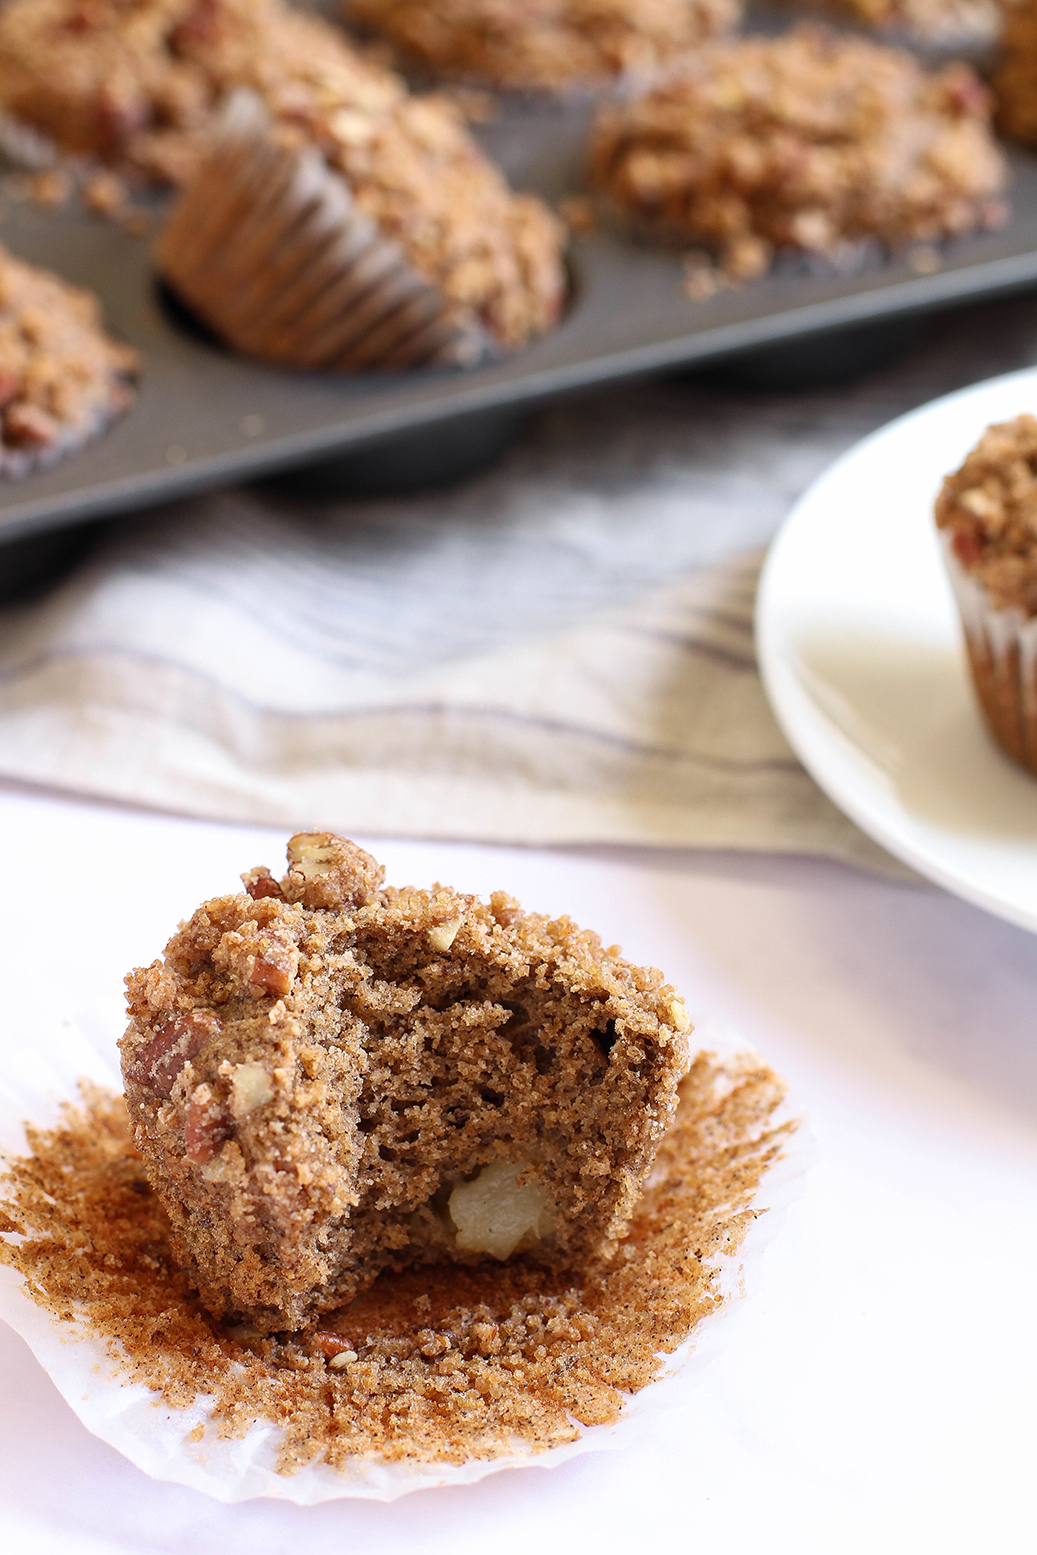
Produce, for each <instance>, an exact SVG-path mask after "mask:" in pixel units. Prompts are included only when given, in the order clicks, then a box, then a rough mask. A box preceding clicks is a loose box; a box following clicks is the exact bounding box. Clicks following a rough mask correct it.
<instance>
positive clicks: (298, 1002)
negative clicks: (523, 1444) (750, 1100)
mask: <svg viewBox="0 0 1037 1555" xmlns="http://www.w3.org/2000/svg"><path fill="white" fill-rule="evenodd" d="M288 864H289V867H288V872H287V874H286V875H285V876H284V878H283V879H281V880H280V881H277V880H275V879H274V878H273V877H272V875H271V874H270V873H269V871H268V870H266V869H265V868H259V869H256V870H253V871H252V872H251V873H250V874H248V875H246V876H244V877H243V879H244V881H245V886H246V891H245V892H243V893H242V894H240V895H237V896H226V897H220V898H217V899H216V900H214V901H210V902H206V903H205V904H204V905H203V906H202V907H200V908H199V909H198V911H197V912H196V913H195V914H194V915H193V917H192V918H190V919H189V920H188V922H186V923H185V924H183V925H181V927H180V929H179V930H178V931H177V933H176V934H175V935H174V936H173V938H172V939H171V940H170V942H169V944H168V945H167V947H166V952H165V956H164V959H163V960H162V961H156V962H155V963H154V964H153V965H152V966H150V967H145V968H141V969H139V970H138V971H136V972H134V973H132V974H131V976H130V977H129V978H128V979H127V986H128V989H129V1008H130V1024H129V1029H128V1030H127V1032H126V1035H125V1037H124V1038H123V1039H122V1064H123V1076H124V1079H125V1083H126V1099H127V1105H128V1107H129V1111H130V1116H131V1118H132V1119H133V1123H134V1126H135V1138H136V1141H137V1144H138V1146H139V1148H140V1150H141V1152H142V1154H143V1156H144V1159H145V1163H146V1165H147V1169H148V1174H149V1177H150V1180H151V1182H152V1184H153V1186H154V1188H155V1191H156V1193H157V1194H158V1195H159V1197H160V1198H161V1200H162V1202H163V1204H164V1205H165V1208H166V1210H167V1212H168V1214H169V1217H170V1221H171V1225H172V1234H173V1238H174V1244H175V1248H176V1251H177V1255H178V1257H179V1258H180V1260H181V1262H182V1264H183V1265H184V1267H185V1268H186V1269H187V1270H188V1271H189V1273H190V1275H191V1277H192V1279H193V1281H194V1282H195V1283H196V1285H197V1288H198V1289H199V1291H200V1293H201V1296H202V1299H203V1301H204V1303H205V1305H206V1306H207V1307H208V1308H209V1310H210V1311H212V1312H213V1313H215V1314H216V1315H217V1316H220V1315H222V1314H225V1313H231V1314H235V1315H240V1316H241V1317H243V1318H245V1319H247V1320H248V1321H249V1322H250V1323H252V1324H253V1325H254V1326H255V1327H256V1328H257V1329H260V1330H263V1331H279V1330H297V1329H299V1328H302V1327H303V1326H305V1324H306V1323H308V1322H309V1321H311V1320H312V1319H313V1318H314V1317H315V1316H316V1315H318V1314H320V1313H322V1312H328V1311H331V1310H333V1309H334V1308H336V1307H341V1306H342V1305H344V1304H345V1303H347V1302H348V1301H350V1300H351V1299H352V1297H353V1296H354V1295H355V1294H356V1293H357V1292H359V1291H362V1290H363V1289H365V1288H366V1287H367V1286H368V1285H370V1284H371V1282H372V1281H373V1280H374V1279H375V1278H376V1277H377V1275H378V1274H379V1273H380V1272H381V1271H383V1270H386V1269H394V1270H401V1269H404V1268H407V1267H408V1266H411V1265H414V1264H421V1263H425V1264H428V1263H441V1262H443V1261H452V1262H461V1263H472V1264H474V1263H478V1262H480V1261H482V1260H485V1259H487V1258H490V1259H497V1260H506V1259H509V1258H511V1257H512V1255H513V1254H523V1255H525V1257H526V1258H527V1259H530V1258H531V1259H533V1260H535V1261H539V1262H540V1263H542V1264H544V1265H546V1266H547V1267H549V1268H562V1269H564V1268H568V1267H571V1266H573V1265H574V1264H578V1263H579V1262H580V1261H581V1260H584V1259H587V1258H589V1257H591V1256H592V1255H602V1254H605V1255H607V1254H608V1253H609V1252H610V1251H611V1250H612V1249H614V1247H615V1246H616V1244H617V1241H618V1239H619V1238H620V1237H621V1236H622V1234H623V1231H624V1228H625V1226H626V1223H627V1221H628V1219H629V1217H630V1214H631V1212H632V1210H633V1208H634V1206H635V1203H636V1202H637V1198H638V1194H639V1192H640V1190H641V1187H642V1184H643V1183H644V1180H645V1178H646V1176H647V1174H648V1171H649V1169H650V1167H651V1164H652V1161H653V1159H654V1156H655V1152H656V1148H657V1146H658V1144H659V1141H660V1140H661V1138H662V1135H663V1133H664V1132H665V1130H666V1128H667V1126H668V1124H669V1123H670V1120H671V1118H672V1117H673V1114H674V1109H675V1106H676V1095H677V1085H678V1082H679V1080H680V1078H681V1075H682V1074H683V1072H684V1070H685V1068H686V1066H687V1043H686V1040H685V1033H686V1032H687V1030H688V1029H689V1027H690V1022H689V1020H688V1017H687V1015H686V1013H685V1010H684V1005H683V1004H682V1002H681V1000H680V999H679V997H678V996H677V994H676V993H675V991H674V989H673V988H671V987H669V986H667V985H665V984H664V983H663V979H662V976H661V974H660V973H658V972H655V971H653V970H651V969H645V968H640V967H634V966H631V965H629V964H628V963H627V962H625V961H623V960H622V959H621V957H620V955H619V951H618V948H617V947H612V948H611V949H609V950H606V949H604V948H603V947H602V945H601V943H600V941H599V939H598V938H597V936H596V935H594V934H588V933H586V932H584V931H582V930H580V929H578V928H577V927H576V926H575V925H574V924H573V923H572V922H571V921H570V920H569V919H566V918H562V919H558V920H550V919H547V918H544V917H540V916H538V915H536V914H532V913H530V914H527V913H524V912H523V911H522V909H521V908H520V907H519V905H518V903H517V902H515V901H514V900H512V899H511V898H510V897H507V896H505V895H504V894H503V893H497V894H495V895H494V896H492V897H491V899H490V901H489V903H483V902H480V901H479V900H478V899H477V898H476V897H474V896H469V895H465V894H463V893H460V892H457V891H453V890H450V889H448V888H447V887H444V886H436V887H434V888H433V889H432V890H430V891H425V890H417V889H413V888H408V889H402V890H400V889H393V888H390V887H386V886H384V885H383V876H384V871H383V870H382V868H381V867H380V866H379V865H378V864H377V863H376V862H375V860H374V859H372V858H371V857H370V856H369V855H368V854H366V853H364V852H363V851H362V850H361V849H360V848H358V847H356V846H355V844H353V843H350V842H347V841H345V840H344V839H342V838H340V837H335V836H333V835H331V834H329V833H325V832H317V833H302V834H300V835H298V836H296V837H293V838H292V840H291V842H290V843H289V846H288Z"/></svg>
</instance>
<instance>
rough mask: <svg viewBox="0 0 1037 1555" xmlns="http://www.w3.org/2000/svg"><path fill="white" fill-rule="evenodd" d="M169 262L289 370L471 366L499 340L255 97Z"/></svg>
mask: <svg viewBox="0 0 1037 1555" xmlns="http://www.w3.org/2000/svg"><path fill="white" fill-rule="evenodd" d="M156 261H157V264H158V269H159V272H160V273H161V275H162V277H163V279H164V280H165V281H166V282H167V284H168V285H169V286H170V287H171V289H172V290H173V291H174V292H175V293H176V295H177V296H178V297H179V298H180V300H181V301H182V302H184V303H185V304H186V305H187V307H188V308H189V309H190V310H191V311H192V312H193V313H194V314H195V315H196V316H197V317H198V318H199V319H200V320H201V321H202V322H203V323H205V324H207V325H208V326H209V327H210V328H211V329H212V330H213V331H214V332H215V333H216V334H217V335H218V336H219V337H220V338H221V339H222V340H224V341H225V342H226V343H227V344H228V345H230V346H231V347H233V348H234V350H236V351H240V352H242V353H243V354H245V355H247V356H251V357H256V358H258V359H260V360H262V361H266V362H271V363H275V364H277V365H279V366H283V367H294V368H302V369H331V370H339V371H350V372H352V371H359V370H361V369H364V368H380V369H396V368H405V367H414V366H418V365H423V366H433V365H454V366H472V365H474V364H475V363H477V362H479V361H480V360H482V359H483V358H484V357H486V356H488V355H490V354H492V343H491V340H490V337H489V334H488V332H487V331H486V330H485V329H484V328H483V327H482V325H481V324H480V323H479V322H478V321H477V320H475V319H474V318H473V317H472V316H471V315H470V314H467V313H466V312H465V311H464V310H459V309H458V308H457V307H455V306H454V305H452V304H450V303H449V302H448V301H447V300H446V299H445V298H444V296H443V294H442V293H441V292H440V290H439V289H438V287H436V286H435V285H433V284H432V283H431V282H430V281H428V280H427V279H426V278H425V277H424V276H422V275H420V274H419V273H418V271H417V270H416V269H415V268H414V266H413V265H412V264H410V262H409V261H408V259H407V258H406V255H405V254H404V252H403V249H402V248H401V246H400V245H399V244H398V243H396V242H395V241H393V240H391V239H388V238H386V237H384V236H383V235H382V233H381V231H380V229H379V227H378V224H377V222H376V221H374V220H373V219H372V218H371V217H370V216H368V215H366V214H365V213H364V212H363V211H361V210H359V209H358V207H357V205H356V202H355V200H354V198H353V195H352V192H351V190H350V188H349V185H348V183H347V181H346V180H345V178H343V177H342V176H341V175H340V174H338V173H336V172H334V171H333V170H332V169H331V168H330V167H329V166H328V164H327V163H326V162H325V160H324V158H323V156H322V155H321V154H320V152H319V151H318V150H317V149H316V147H304V148H301V149H296V148H291V147H287V146H284V145H281V144H279V143H278V141H277V139H276V138H275V137H274V135H273V134H272V132H271V126H270V120H269V116H268V114H267V112H266V109H265V108H264V106H263V104H262V102H261V101H260V99H259V98H258V97H257V96H256V95H255V94H254V93H252V92H248V91H239V92H236V93H234V95H233V96H232V97H231V99H230V100H229V102H228V104H227V106H226V108H225V110H224V111H223V113H222V115H221V117H220V120H219V123H218V126H217V129H216V131H215V134H214V139H213V143H212V147H211V150H210V152H209V155H208V156H207V157H206V159H205V160H204V162H203V163H202V165H201V166H200V168H199V170H198V172H197V173H196V175H195V176H194V178H193V179H192V180H191V182H190V183H189V185H188V186H187V188H186V189H185V190H184V191H183V193H182V195H181V196H180V198H179V200H178V201H177V203H176V205H175V206H174V208H173V210H172V212H171V214H170V217H169V220H168V222H167V223H166V226H165V228H164V229H163V232H162V235H161V237H160V239H159V242H158V246H157V249H156Z"/></svg>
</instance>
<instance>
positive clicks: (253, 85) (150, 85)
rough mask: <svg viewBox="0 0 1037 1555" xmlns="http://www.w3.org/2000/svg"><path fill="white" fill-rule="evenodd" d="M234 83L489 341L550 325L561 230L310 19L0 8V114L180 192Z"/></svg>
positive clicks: (218, 7) (213, 1)
mask: <svg viewBox="0 0 1037 1555" xmlns="http://www.w3.org/2000/svg"><path fill="white" fill-rule="evenodd" d="M236 88H248V89H250V90H251V91H253V92H254V93H255V94H256V95H257V96H258V97H259V98H260V99H261V101H262V102H263V104H264V106H265V109H266V111H267V113H268V114H269V115H270V118H271V120H272V121H273V123H274V124H275V126H277V127H278V128H279V129H280V130H281V131H282V132H283V133H284V135H285V137H286V139H288V140H289V141H293V142H294V144H296V145H297V146H300V147H301V146H302V145H304V144H310V145H312V146H315V147H316V148H317V149H318V150H319V151H320V152H321V153H322V154H323V156H324V158H325V159H326V161H327V164H328V166H329V167H330V168H331V169H332V170H333V171H334V172H335V173H337V174H339V175H340V176H341V177H342V178H343V179H344V180H345V181H346V182H347V184H348V185H349V189H350V191H351V196H352V199H353V201H354V202H355V205H356V208H357V210H358V211H359V212H361V213H362V214H363V215H365V216H367V217H369V218H370V220H371V221H372V222H373V223H374V224H375V225H376V226H377V228H378V232H379V234H380V236H381V237H382V238H384V239H385V240H387V241H389V242H395V243H397V244H398V245H399V247H400V250H401V252H402V254H403V256H404V258H405V260H406V262H407V263H408V264H409V265H410V266H412V267H413V269H414V270H415V271H416V272H417V274H418V275H419V276H420V277H421V278H422V279H423V280H424V281H425V282H427V283H429V284H430V285H431V286H433V287H434V288H435V289H436V290H437V291H438V292H439V294H440V295H441V297H442V299H443V300H444V303H445V305H446V306H447V307H448V308H456V309H458V310H468V312H469V314H470V315H471V316H472V317H474V318H476V319H477V320H478V322H479V324H480V326H481V327H482V328H483V329H484V330H485V331H486V332H487V335H488V336H489V338H490V339H492V341H494V342H495V343H496V344H498V345H500V346H503V347H506V348H513V347H516V346H520V345H522V344H524V343H525V342H526V341H528V340H529V339H531V338H533V337H534V336H536V335H538V334H541V333H543V332H544V331H545V330H547V329H549V328H550V327H551V325H552V324H553V323H554V322H555V321H556V319H557V317H558V314H559V312H560V309H561V306H562V302H563V298H564V290H565V277H564V267H563V262H562V246H563V229H562V226H561V224H560V223H559V222H558V221H557V219H556V218H555V217H554V216H553V215H552V214H551V212H550V211H549V210H548V209H547V207H546V206H545V205H544V204H543V203H542V202H541V201H540V200H538V199H536V198H535V197H533V196H531V195H522V194H514V193H513V192H512V191H511V190H510V189H509V187H508V184H507V181H506V180H505V178H504V176H503V174H502V173H501V172H500V171H499V170H498V169H497V168H496V167H495V166H494V165H493V164H492V163H491V162H490V161H489V160H488V158H487V157H485V156H484V155H483V153H482V152H481V151H480V150H479V148H478V147H477V146H476V144H475V142H474V141H473V140H472V138H471V136H470V135H469V134H468V131H467V129H466V128H465V126H464V124H463V122H462V120H461V118H460V115H459V113H458V112H457V111H456V110H455V109H454V108H453V107H451V106H450V105H449V104H448V103H447V102H446V101H444V100H441V99H438V98H419V97H414V96H411V95H410V94H408V92H407V90H406V88H405V86H404V85H403V83H402V82H401V81H400V80H399V78H398V77H396V76H394V75H392V74H391V73H389V72H388V71H385V70H382V69H380V68H379V67H377V66H375V65H373V64H371V63H370V62H368V61H367V60H365V59H362V58H361V57H360V56H359V55H358V54H357V52H356V51H355V50H354V49H353V48H352V47H351V46H350V44H349V43H348V41H347V40H346V39H345V37H344V36H343V35H342V34H341V33H340V32H338V31H337V30H336V29H335V28H333V27H331V26H330V25H329V24H328V23H326V22H324V21H322V20H321V19H320V18H319V17H316V16H311V15H303V14H301V13H299V12H296V11H293V10H292V9H291V8H290V7H288V6H286V5H284V4H283V3H282V0H90V4H89V5H87V4H85V3H84V0H12V3H11V4H9V5H6V6H4V7H3V9H0V105H2V106H3V108H4V109H6V111H7V112H8V113H9V114H11V115H13V116H14V117H15V118H16V119H18V120H20V121H22V122H25V123H28V124H30V125H32V126H33V127H34V128H35V129H37V130H40V131H43V132H44V133H46V134H48V135H50V136H52V137H53V139H54V140H55V141H56V142H57V144H58V145H59V146H61V147H63V148H64V149H66V150H68V151H73V152H90V153H93V154H95V155H98V156H103V157H104V158H106V159H108V160H109V161H111V162H113V163H116V164H119V165H123V166H129V167H130V168H131V169H136V170H138V171H139V172H140V173H141V174H142V175H146V176H148V177H151V178H155V179H159V180H163V179H164V180H166V181H170V180H171V181H173V182H174V183H178V184H183V183H185V182H188V181H189V180H190V179H191V178H192V177H193V176H194V175H195V173H196V172H197V171H198V169H199V166H200V165H202V163H203V162H204V159H205V157H206V155H207V144H208V139H209V136H210V135H211V130H212V126H213V120H214V113H215V111H216V109H217V107H218V106H219V105H220V104H222V102H223V100H224V99H225V97H226V96H227V94H228V93H229V92H232V91H233V90H234V89H236Z"/></svg>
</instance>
